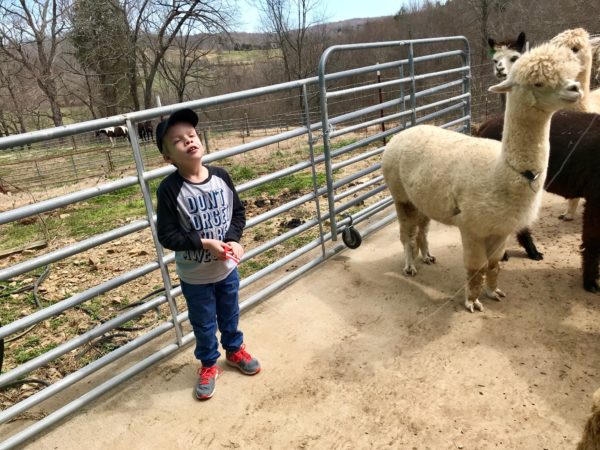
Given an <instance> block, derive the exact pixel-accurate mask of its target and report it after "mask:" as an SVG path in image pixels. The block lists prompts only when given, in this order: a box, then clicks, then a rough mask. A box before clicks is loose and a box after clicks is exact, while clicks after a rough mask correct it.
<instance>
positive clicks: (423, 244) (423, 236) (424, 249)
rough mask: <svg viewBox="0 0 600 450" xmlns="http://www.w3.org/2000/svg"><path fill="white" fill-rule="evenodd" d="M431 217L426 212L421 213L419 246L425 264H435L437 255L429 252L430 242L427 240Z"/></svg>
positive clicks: (418, 234)
mask: <svg viewBox="0 0 600 450" xmlns="http://www.w3.org/2000/svg"><path fill="white" fill-rule="evenodd" d="M430 221H431V219H430V218H429V217H427V216H426V215H424V214H421V213H419V231H418V232H417V246H418V247H419V250H421V258H422V259H423V262H424V263H425V264H433V263H434V262H435V256H433V255H432V254H431V253H429V243H428V242H427V233H428V232H429V222H430Z"/></svg>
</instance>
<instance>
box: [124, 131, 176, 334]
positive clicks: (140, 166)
mask: <svg viewBox="0 0 600 450" xmlns="http://www.w3.org/2000/svg"><path fill="white" fill-rule="evenodd" d="M126 123H127V129H128V131H129V136H130V138H131V148H132V150H133V158H134V159H135V168H136V170H137V175H138V183H139V186H140V189H141V190H142V196H143V197H144V205H145V207H146V215H147V218H148V222H149V224H150V231H151V233H152V239H153V240H154V249H155V250H156V256H157V260H158V266H159V268H160V273H161V275H162V280H163V285H164V287H165V296H166V297H167V303H168V304H169V309H170V311H171V316H172V320H173V327H174V328H175V336H176V337H177V344H178V345H179V346H181V345H182V344H183V331H182V329H181V324H180V323H179V321H178V320H177V315H178V311H177V304H176V303H175V298H174V297H173V293H172V292H171V291H172V289H173V286H172V284H171V277H170V276H169V270H168V269H167V265H166V264H165V260H164V257H165V255H164V251H163V248H162V245H161V244H160V242H158V234H157V231H156V223H155V222H154V207H153V206H152V197H151V195H150V186H149V185H148V181H147V180H145V179H144V162H143V160H142V155H141V153H140V142H139V140H138V137H137V134H136V133H135V128H134V127H133V122H132V121H131V119H127V122H126Z"/></svg>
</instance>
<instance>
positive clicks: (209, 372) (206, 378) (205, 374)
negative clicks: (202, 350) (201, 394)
mask: <svg viewBox="0 0 600 450" xmlns="http://www.w3.org/2000/svg"><path fill="white" fill-rule="evenodd" d="M221 372H223V369H221V368H220V367H219V366H217V365H216V364H215V365H214V366H211V367H204V366H202V367H200V370H198V376H199V377H200V384H208V383H210V380H211V379H213V378H215V377H216V376H217V375H218V374H220V373H221Z"/></svg>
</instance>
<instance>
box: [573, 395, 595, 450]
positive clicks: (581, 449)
mask: <svg viewBox="0 0 600 450" xmlns="http://www.w3.org/2000/svg"><path fill="white" fill-rule="evenodd" d="M577 450H600V389H598V390H597V391H596V392H595V394H594V399H593V402H592V415H591V416H590V417H589V419H588V421H587V423H586V424H585V428H584V429H583V436H582V437H581V441H579V444H578V445H577Z"/></svg>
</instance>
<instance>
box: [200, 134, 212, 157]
mask: <svg viewBox="0 0 600 450" xmlns="http://www.w3.org/2000/svg"><path fill="white" fill-rule="evenodd" d="M202 136H204V150H205V151H206V154H207V155H208V154H209V153H210V148H209V147H208V131H207V130H202Z"/></svg>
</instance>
